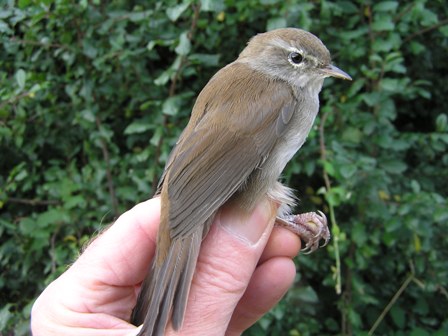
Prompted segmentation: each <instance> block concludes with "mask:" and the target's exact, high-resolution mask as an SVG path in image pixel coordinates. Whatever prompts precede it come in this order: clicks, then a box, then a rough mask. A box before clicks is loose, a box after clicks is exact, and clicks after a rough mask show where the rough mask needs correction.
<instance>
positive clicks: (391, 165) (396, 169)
mask: <svg viewBox="0 0 448 336" xmlns="http://www.w3.org/2000/svg"><path fill="white" fill-rule="evenodd" d="M381 167H382V168H383V169H384V170H385V171H387V172H388V173H392V174H401V173H403V172H404V171H405V170H406V169H407V165H406V164H405V163H404V162H403V161H399V160H394V159H392V160H387V161H383V162H381Z"/></svg>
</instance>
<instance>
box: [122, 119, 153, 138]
mask: <svg viewBox="0 0 448 336" xmlns="http://www.w3.org/2000/svg"><path fill="white" fill-rule="evenodd" d="M151 128H152V125H151V124H147V123H143V122H142V121H135V122H133V123H131V124H129V125H128V126H127V127H126V128H125V129H124V132H123V133H124V134H126V135H129V134H139V133H144V132H146V131H148V130H150V129H151Z"/></svg>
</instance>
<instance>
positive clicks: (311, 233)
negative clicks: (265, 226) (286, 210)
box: [275, 211, 330, 253]
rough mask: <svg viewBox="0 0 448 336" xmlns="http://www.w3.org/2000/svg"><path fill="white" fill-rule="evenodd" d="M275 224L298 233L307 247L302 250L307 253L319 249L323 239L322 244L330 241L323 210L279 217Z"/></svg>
mask: <svg viewBox="0 0 448 336" xmlns="http://www.w3.org/2000/svg"><path fill="white" fill-rule="evenodd" d="M275 224H276V225H277V226H281V227H284V228H286V229H288V230H290V231H292V232H294V233H295V234H296V235H298V236H299V237H300V238H301V239H302V240H303V241H304V242H305V247H304V248H303V249H302V251H306V252H307V253H311V252H314V251H315V250H317V249H318V248H319V247H320V241H321V239H323V240H324V244H323V245H322V246H325V245H327V244H328V242H329V241H330V230H329V229H328V226H327V217H326V216H325V215H324V213H323V212H322V211H318V212H307V213H304V214H299V215H289V216H285V217H283V218H280V217H277V218H276V220H275Z"/></svg>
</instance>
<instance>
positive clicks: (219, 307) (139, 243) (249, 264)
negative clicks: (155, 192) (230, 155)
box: [31, 198, 301, 336]
mask: <svg viewBox="0 0 448 336" xmlns="http://www.w3.org/2000/svg"><path fill="white" fill-rule="evenodd" d="M275 210H276V207H275V206H274V205H273V204H272V203H270V202H269V201H268V200H263V201H262V202H261V203H260V204H258V205H257V207H256V208H255V210H254V212H253V213H252V214H251V215H250V216H249V217H247V216H244V215H243V214H242V213H241V212H238V210H237V209H235V207H232V208H230V207H229V208H226V207H224V208H223V209H222V210H220V212H219V214H218V215H217V216H216V218H215V221H214V224H213V225H212V228H211V229H210V232H209V234H208V235H207V237H206V238H205V240H204V241H203V243H202V246H201V251H200V255H199V259H198V263H197V268H196V273H195V275H194V278H193V283H192V287H191V290H190V295H189V301H188V305H187V311H186V314H185V320H184V324H183V327H182V330H181V331H180V334H181V335H240V334H241V333H242V332H243V331H244V330H246V329H247V328H248V327H250V326H251V325H252V324H254V323H255V322H256V321H257V320H258V319H259V318H260V317H262V316H263V315H264V314H265V313H266V312H268V311H269V310H270V309H271V308H272V307H273V306H274V305H275V304H276V303H277V302H278V301H279V300H280V299H281V297H282V296H283V295H284V294H285V292H286V291H287V290H288V288H289V287H290V286H291V284H292V282H293V280H294V276H295V274H296V270H295V265H294V262H293V261H292V258H294V257H295V256H296V255H297V253H298V252H299V250H300V247H301V245H300V239H299V238H298V237H297V235H295V234H294V233H292V232H290V231H289V230H287V229H284V228H280V227H274V219H275V214H276V211H275ZM159 220H160V199H159V198H154V199H151V200H148V201H146V202H143V203H140V204H138V205H136V206H135V207H134V208H132V209H131V210H129V211H128V212H126V213H124V214H123V215H122V216H120V217H119V218H118V220H117V221H116V222H115V223H114V224H113V225H112V226H111V227H110V228H109V229H107V230H106V231H105V232H103V233H102V234H100V235H99V236H98V237H97V238H96V239H95V240H93V241H92V243H91V244H90V245H89V246H88V247H87V249H86V250H85V251H84V253H82V255H81V256H80V257H79V258H78V260H77V261H76V262H75V263H74V264H73V265H72V266H71V267H70V268H69V269H68V270H67V271H66V272H65V273H63V274H62V275H61V276H60V277H59V278H58V279H56V280H55V281H53V282H52V283H51V284H50V285H49V286H48V287H47V288H46V289H45V290H44V291H43V293H42V294H41V295H40V296H39V297H38V299H37V300H36V302H35V304H34V306H33V310H32V314H31V329H32V333H33V335H35V336H40V335H46V336H47V335H81V336H83V335H136V334H137V333H138V327H136V326H133V325H131V324H130V323H129V322H128V321H129V318H130V314H131V311H132V309H133V307H134V305H135V302H136V299H137V294H138V291H139V287H140V283H141V282H142V281H143V279H144V277H145V275H146V273H147V269H148V265H150V263H151V260H152V258H153V256H154V252H155V241H156V236H157V231H158V226H159ZM175 334H176V333H175V332H174V331H173V330H172V329H171V328H170V327H168V330H167V335H175Z"/></svg>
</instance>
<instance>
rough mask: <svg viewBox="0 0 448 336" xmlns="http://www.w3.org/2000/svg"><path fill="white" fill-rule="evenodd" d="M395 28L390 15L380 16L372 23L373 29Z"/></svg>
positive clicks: (385, 29) (386, 29) (388, 29)
mask: <svg viewBox="0 0 448 336" xmlns="http://www.w3.org/2000/svg"><path fill="white" fill-rule="evenodd" d="M394 29H395V23H394V22H393V21H392V17H390V16H381V17H379V18H378V19H377V20H376V21H374V22H373V23H372V30H373V31H377V32H380V31H390V30H394Z"/></svg>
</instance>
